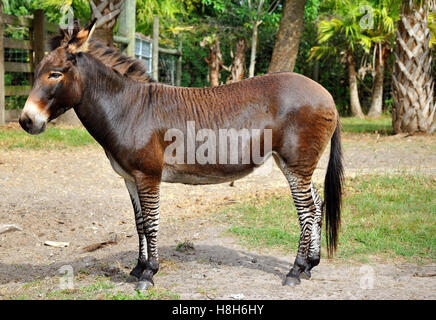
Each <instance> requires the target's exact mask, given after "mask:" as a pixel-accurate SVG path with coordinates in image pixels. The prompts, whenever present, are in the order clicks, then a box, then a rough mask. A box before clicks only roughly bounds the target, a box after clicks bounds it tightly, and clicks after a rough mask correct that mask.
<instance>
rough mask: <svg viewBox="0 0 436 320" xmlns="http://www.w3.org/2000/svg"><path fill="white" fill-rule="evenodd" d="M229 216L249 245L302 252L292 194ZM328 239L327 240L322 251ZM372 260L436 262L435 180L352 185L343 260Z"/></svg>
mask: <svg viewBox="0 0 436 320" xmlns="http://www.w3.org/2000/svg"><path fill="white" fill-rule="evenodd" d="M223 216H224V217H226V218H225V219H226V220H227V222H228V224H230V225H232V227H230V229H229V230H230V232H232V233H234V234H236V235H237V236H238V237H240V239H241V240H242V242H243V243H245V244H246V245H248V246H267V247H268V246H269V247H277V248H280V249H282V250H284V251H286V252H295V251H296V249H297V246H298V240H299V236H300V230H299V225H298V221H297V213H296V210H295V207H294V205H293V203H292V200H291V197H290V194H285V195H283V196H280V197H273V198H271V199H269V200H267V201H266V202H264V203H256V202H255V201H250V202H247V203H242V204H238V205H235V206H234V207H231V208H229V209H226V211H225V212H224V215H223ZM229 216H230V217H229ZM323 233H324V230H323ZM324 240H325V239H324V235H323V244H322V245H323V247H324V248H323V249H322V252H325V251H326V250H325V241H324ZM372 255H377V256H381V257H384V258H389V259H390V258H393V259H395V258H398V257H402V258H405V259H406V260H410V261H412V260H414V261H418V262H420V261H421V262H424V261H429V260H431V261H436V179H435V178H434V177H424V176H414V175H399V174H398V175H374V176H362V177H357V178H353V179H351V178H350V179H347V180H346V190H345V194H344V206H343V210H342V229H341V233H340V237H339V246H338V252H337V257H339V258H344V259H349V258H351V259H354V260H360V261H364V260H368V257H369V256H372Z"/></svg>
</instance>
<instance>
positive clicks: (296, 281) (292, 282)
mask: <svg viewBox="0 0 436 320" xmlns="http://www.w3.org/2000/svg"><path fill="white" fill-rule="evenodd" d="M300 283H301V281H300V279H298V278H293V277H286V279H285V281H283V285H284V286H291V287H295V286H297V285H299V284H300Z"/></svg>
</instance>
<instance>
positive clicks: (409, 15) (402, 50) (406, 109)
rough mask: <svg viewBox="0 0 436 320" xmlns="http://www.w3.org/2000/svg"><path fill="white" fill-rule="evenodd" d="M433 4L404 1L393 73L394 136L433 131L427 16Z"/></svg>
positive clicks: (397, 34)
mask: <svg viewBox="0 0 436 320" xmlns="http://www.w3.org/2000/svg"><path fill="white" fill-rule="evenodd" d="M431 8H433V9H434V8H435V1H434V0H432V1H429V0H427V1H425V0H407V1H403V4H402V10H401V16H400V21H399V23H398V28H397V32H396V36H397V39H396V40H397V41H396V46H395V50H394V54H395V63H394V68H393V74H392V80H393V81H392V85H393V98H394V106H393V110H392V126H393V129H394V132H395V133H400V132H408V133H413V132H416V131H422V132H433V131H434V130H435V111H436V105H435V101H434V96H433V90H434V79H433V74H432V64H431V62H432V54H431V48H430V47H429V42H430V38H431V34H430V29H429V26H428V20H427V18H428V15H429V12H430V9H431Z"/></svg>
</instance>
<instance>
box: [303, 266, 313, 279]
mask: <svg viewBox="0 0 436 320" xmlns="http://www.w3.org/2000/svg"><path fill="white" fill-rule="evenodd" d="M311 276H312V275H311V274H310V271H309V270H307V269H306V270H304V271H303V272H302V273H300V277H301V278H303V279H305V280H309V279H310V277H311Z"/></svg>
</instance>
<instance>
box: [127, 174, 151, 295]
mask: <svg viewBox="0 0 436 320" xmlns="http://www.w3.org/2000/svg"><path fill="white" fill-rule="evenodd" d="M126 185H127V189H128V190H129V194H130V197H131V199H132V204H133V208H134V210H135V220H136V228H137V231H138V237H139V256H138V263H137V265H136V267H135V268H134V269H133V270H132V271H131V273H130V275H131V276H133V277H134V278H136V279H139V282H138V284H137V287H136V289H137V290H145V289H148V288H149V287H152V286H153V285H154V281H153V276H154V275H155V274H156V273H157V271H158V270H159V262H158V252H157V233H158V230H159V183H156V182H155V183H151V181H150V180H149V179H144V178H142V179H136V182H133V181H129V180H126Z"/></svg>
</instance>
